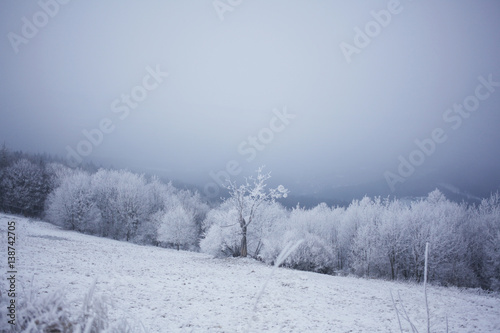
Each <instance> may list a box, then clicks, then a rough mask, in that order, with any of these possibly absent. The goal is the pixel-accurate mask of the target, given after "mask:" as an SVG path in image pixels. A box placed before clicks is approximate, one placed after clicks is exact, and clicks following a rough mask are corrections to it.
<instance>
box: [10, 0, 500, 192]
mask: <svg viewBox="0 0 500 333" xmlns="http://www.w3.org/2000/svg"><path fill="white" fill-rule="evenodd" d="M0 8H1V10H0V31H1V33H2V36H4V37H3V38H2V39H1V42H0V48H1V52H0V63H1V67H0V88H1V89H0V142H5V143H6V144H7V145H8V146H9V147H11V148H13V149H16V150H24V151H30V152H47V153H50V154H57V155H60V156H64V157H66V158H68V159H69V161H70V163H72V164H73V165H75V166H78V165H79V164H80V163H83V162H89V161H92V162H94V163H97V164H101V165H109V166H114V167H117V168H127V169H130V170H134V171H139V172H147V173H154V174H158V175H160V176H162V177H166V178H169V179H173V180H176V181H181V182H184V183H188V184H193V185H196V186H199V187H200V188H201V189H203V190H204V192H205V194H207V195H214V196H216V195H218V190H219V188H220V183H222V182H223V181H224V179H225V177H226V176H231V177H234V178H235V179H239V178H241V177H242V176H245V175H248V174H251V173H252V172H253V171H254V170H256V169H257V168H258V167H259V166H262V165H265V166H266V170H268V171H272V175H273V178H272V182H273V183H276V184H278V183H283V184H284V185H286V186H287V187H288V188H290V189H291V190H292V193H294V194H297V195H320V194H321V193H327V192H328V193H331V192H342V193H345V191H346V189H353V188H355V189H356V190H352V191H354V192H355V193H370V194H394V193H404V194H411V192H412V189H415V188H416V187H413V185H415V184H422V183H425V184H426V186H427V185H428V186H427V187H429V188H431V187H436V186H439V184H445V186H448V188H450V186H452V187H451V188H453V189H455V191H469V192H471V191H472V192H475V193H481V194H483V193H490V192H492V191H495V190H498V188H500V172H499V170H500V168H499V167H500V156H499V154H498V146H499V144H500V132H499V131H498V128H499V127H498V126H499V124H500V67H499V64H498V59H500V35H499V34H498V31H500V21H499V20H498V18H499V17H500V4H499V3H498V2H497V1H493V0H491V1H474V2H473V1H461V2H452V1H392V0H391V1H370V2H366V3H365V2H363V3H362V2H340V1H331V2H320V1H308V2H306V1H284V0H283V1H252V2H250V1H232V2H231V1H223V0H221V1H203V2H201V1H197V2H187V1H147V2H136V1H106V2H104V3H103V2H99V1H85V2H78V1H66V2H64V1H56V0H52V1H51V0H41V1H38V2H37V1H30V2H20V1H15V2H14V1H9V2H3V3H2V4H1V5H0ZM411 184H413V185H411ZM427 187H426V190H427ZM349 191H351V190H349ZM398 191H399V192H398ZM405 191H406V192H405ZM354 192H353V193H354ZM349 193H351V192H349ZM325 195H326V194H325ZM349 195H352V196H355V194H349Z"/></svg>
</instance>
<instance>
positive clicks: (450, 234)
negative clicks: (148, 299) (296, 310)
mask: <svg viewBox="0 0 500 333" xmlns="http://www.w3.org/2000/svg"><path fill="white" fill-rule="evenodd" d="M267 178H268V177H264V178H262V175H260V178H259V176H258V177H257V178H256V179H257V180H259V179H267ZM229 189H230V192H231V193H232V195H231V197H230V198H229V199H228V200H226V201H225V202H223V203H222V204H221V205H220V206H219V207H217V208H214V209H212V210H211V211H210V212H209V213H208V214H207V217H206V219H205V220H204V222H203V226H202V228H203V231H204V238H203V239H202V240H201V250H202V251H204V252H207V253H210V254H212V255H215V256H238V255H243V256H244V255H245V252H244V250H246V251H247V252H248V254H249V255H250V256H252V257H254V258H257V259H260V260H262V261H265V262H267V263H269V264H273V263H274V262H275V260H276V258H277V257H278V255H279V253H280V252H281V251H282V250H283V249H284V248H285V247H286V245H287V244H289V243H290V242H293V243H295V242H297V241H299V240H302V243H301V244H300V246H299V247H298V248H297V250H296V251H295V252H293V253H292V254H291V255H290V256H289V257H288V258H287V260H286V261H285V263H284V265H285V266H288V267H291V268H295V269H301V270H307V271H314V272H321V273H327V274H355V275H357V276H363V277H374V278H385V279H393V280H394V279H406V280H415V281H417V282H420V281H422V279H423V274H424V253H425V244H426V242H429V243H430V244H431V251H430V260H429V264H430V266H429V279H430V280H431V281H434V282H437V283H441V284H443V285H456V286H466V287H482V288H485V289H492V290H500V196H499V195H498V194H495V195H492V196H491V197H490V198H489V199H485V200H483V201H482V203H481V204H480V205H478V206H468V205H466V204H457V203H454V202H451V201H449V200H447V199H446V198H445V197H444V195H443V194H442V193H441V192H440V191H439V190H435V191H433V192H431V193H430V194H429V195H428V196H427V197H426V198H423V199H420V200H415V201H413V202H407V201H400V200H397V199H394V200H389V199H385V200H382V199H381V198H373V199H372V198H368V197H365V198H363V199H362V200H354V201H353V202H352V203H351V204H350V205H349V206H348V207H328V206H327V205H326V204H320V205H318V206H316V207H314V208H312V209H304V208H301V207H299V206H297V207H296V208H294V209H292V210H291V211H289V210H287V209H285V208H284V207H283V206H281V205H280V204H279V203H277V202H275V201H274V200H273V199H274V198H275V197H276V196H275V195H276V190H270V191H267V192H266V190H265V186H262V184H261V183H260V182H259V181H256V182H254V185H253V186H252V185H251V184H249V182H248V181H247V182H246V185H243V186H241V187H237V186H235V185H234V184H230V185H229ZM238 190H239V192H238ZM263 197H265V198H266V199H267V200H264V201H262V200H260V199H262V198H263ZM256 207H258V208H259V209H257V210H256V209H255V208H256ZM249 221H253V222H252V224H251V225H249ZM243 240H244V242H243Z"/></svg>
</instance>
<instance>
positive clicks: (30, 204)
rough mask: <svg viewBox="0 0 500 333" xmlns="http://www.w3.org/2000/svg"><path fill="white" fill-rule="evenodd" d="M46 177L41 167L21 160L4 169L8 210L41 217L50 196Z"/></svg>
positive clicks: (3, 186)
mask: <svg viewBox="0 0 500 333" xmlns="http://www.w3.org/2000/svg"><path fill="white" fill-rule="evenodd" d="M45 178H46V175H45V174H44V168H43V166H41V165H38V164H35V163H32V162H30V161H29V160H27V159H24V158H23V159H20V160H17V161H16V162H14V163H13V164H12V165H10V166H9V167H7V168H5V169H4V172H3V177H2V185H1V187H2V192H3V205H4V207H5V209H6V210H8V211H11V212H13V213H21V214H25V215H31V216H35V215H40V214H41V213H42V211H43V206H44V202H45V199H46V197H47V194H48V188H47V182H46V179H45Z"/></svg>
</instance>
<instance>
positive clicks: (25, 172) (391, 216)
mask: <svg viewBox="0 0 500 333" xmlns="http://www.w3.org/2000/svg"><path fill="white" fill-rule="evenodd" d="M248 207H252V205H248ZM0 209H1V210H3V211H5V212H11V213H17V214H24V215H26V216H35V217H41V218H44V219H46V220H48V221H49V222H51V223H54V224H56V225H59V226H61V227H63V228H66V229H70V230H76V231H80V232H84V233H88V234H93V235H98V236H102V237H109V238H113V239H118V240H125V241H131V242H136V243H141V244H151V245H155V246H165V247H173V248H177V249H187V250H200V249H201V251H203V252H206V253H210V254H213V255H215V256H238V255H240V253H241V244H242V243H241V239H242V237H241V236H242V233H241V228H240V225H239V220H240V212H239V211H238V210H237V209H235V206H234V204H233V203H231V201H230V200H226V201H224V202H222V203H221V204H219V205H217V206H216V207H210V206H209V205H208V204H207V203H206V201H205V200H204V199H203V198H202V197H201V196H200V195H199V194H198V193H197V192H193V191H190V190H180V189H177V188H175V187H174V186H172V184H166V183H163V182H162V181H160V180H159V179H158V178H155V177H147V176H145V175H138V174H134V173H131V172H128V171H123V170H106V169H99V170H97V169H95V170H94V168H93V167H91V166H90V167H89V166H87V167H86V169H85V170H83V169H71V168H69V167H67V166H66V165H64V163H63V162H62V161H57V160H56V159H53V158H50V157H47V156H40V155H36V156H34V155H28V154H22V153H12V152H9V151H8V150H7V149H6V148H5V147H3V148H2V149H0ZM250 214H254V216H253V221H252V224H249V225H248V230H247V231H246V240H247V251H248V255H249V256H251V257H254V258H256V259H258V260H262V261H264V262H266V263H269V264H272V263H274V261H275V260H276V258H277V256H278V254H279V253H280V252H281V250H282V249H283V248H284V247H285V246H286V245H287V244H288V243H289V242H296V241H298V240H303V242H302V243H301V245H300V246H299V247H298V249H297V250H296V251H295V252H294V253H292V255H291V256H290V257H288V259H287V260H286V262H285V263H284V265H285V266H287V267H290V268H295V269H300V270H307V271H314V272H320V273H325V274H338V275H345V274H355V275H357V276H362V277H372V278H384V279H393V280H394V279H402V280H414V281H417V282H419V281H421V280H422V278H423V271H424V249H425V243H426V242H429V243H430V245H431V250H430V261H429V264H430V267H429V277H430V281H433V282H434V283H440V284H443V285H455V286H464V287H481V288H484V289H489V290H497V291H498V290H500V196H499V195H498V194H494V195H492V196H491V197H490V198H488V199H484V200H483V201H482V202H481V204H479V205H466V204H465V203H462V204H458V203H454V202H451V201H449V200H447V199H446V198H445V197H444V196H443V194H442V193H441V192H439V191H438V190H435V191H433V192H431V193H430V194H429V195H428V196H427V197H426V198H422V199H419V200H415V201H413V202H407V201H401V200H397V199H393V200H389V199H381V198H363V199H362V200H355V201H353V202H352V203H351V204H350V205H349V206H348V207H328V206H327V205H326V204H320V205H318V206H316V207H314V208H312V209H304V208H301V207H296V208H294V209H292V210H288V209H286V208H284V207H283V206H282V205H281V204H279V203H278V202H268V201H266V202H263V203H262V205H261V206H260V207H259V209H258V211H254V212H250V211H248V212H247V211H242V212H241V216H242V217H243V218H245V217H246V216H249V215H250Z"/></svg>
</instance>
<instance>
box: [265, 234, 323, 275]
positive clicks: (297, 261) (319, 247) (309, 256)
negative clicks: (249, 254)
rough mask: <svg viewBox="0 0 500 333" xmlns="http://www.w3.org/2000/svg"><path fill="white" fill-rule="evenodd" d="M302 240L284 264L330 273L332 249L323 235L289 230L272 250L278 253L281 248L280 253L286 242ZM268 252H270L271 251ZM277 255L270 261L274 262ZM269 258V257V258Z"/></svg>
mask: <svg viewBox="0 0 500 333" xmlns="http://www.w3.org/2000/svg"><path fill="white" fill-rule="evenodd" d="M300 240H302V243H301V244H300V245H299V246H298V247H297V249H296V250H295V251H294V252H293V253H291V254H290V256H289V257H288V258H287V259H286V260H285V261H284V263H283V266H285V267H289V268H293V269H299V270H303V271H311V272H318V273H330V272H331V271H332V253H331V249H330V248H329V247H328V246H327V244H326V243H325V242H324V240H323V239H321V237H319V236H317V235H314V234H312V233H310V232H300V231H296V230H291V231H288V232H287V233H286V234H285V235H284V237H283V240H282V241H281V242H280V243H279V245H278V244H275V246H274V247H272V252H273V253H276V252H277V251H278V250H279V252H277V253H278V254H279V253H280V252H281V251H282V250H283V248H284V247H285V246H286V244H288V243H290V242H292V243H296V242H298V241H300ZM276 245H278V246H276ZM266 253H269V254H270V253H271V252H266ZM276 257H277V255H276ZM276 257H274V258H273V261H272V262H270V263H274V260H276ZM267 260H269V258H267Z"/></svg>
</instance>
